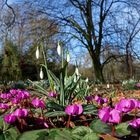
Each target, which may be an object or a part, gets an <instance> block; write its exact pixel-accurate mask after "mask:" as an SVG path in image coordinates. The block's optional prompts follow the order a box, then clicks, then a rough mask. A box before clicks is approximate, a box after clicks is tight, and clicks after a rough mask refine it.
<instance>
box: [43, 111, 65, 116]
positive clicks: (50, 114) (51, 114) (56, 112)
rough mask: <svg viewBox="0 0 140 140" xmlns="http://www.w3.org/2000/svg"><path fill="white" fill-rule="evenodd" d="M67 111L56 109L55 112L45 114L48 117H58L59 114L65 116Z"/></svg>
mask: <svg viewBox="0 0 140 140" xmlns="http://www.w3.org/2000/svg"><path fill="white" fill-rule="evenodd" d="M65 115H66V113H65V112H64V111H54V112H47V113H46V114H44V116H46V117H57V116H65Z"/></svg>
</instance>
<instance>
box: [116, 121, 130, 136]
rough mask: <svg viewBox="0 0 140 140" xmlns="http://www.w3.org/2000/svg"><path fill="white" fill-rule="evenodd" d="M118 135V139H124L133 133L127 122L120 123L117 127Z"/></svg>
mask: <svg viewBox="0 0 140 140" xmlns="http://www.w3.org/2000/svg"><path fill="white" fill-rule="evenodd" d="M115 129H116V135H117V136H118V137H123V136H126V135H130V134H131V133H132V129H131V127H130V126H129V124H128V123H127V122H124V123H120V124H118V125H117V126H116V127H115Z"/></svg>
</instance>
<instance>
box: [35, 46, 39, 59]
mask: <svg viewBox="0 0 140 140" xmlns="http://www.w3.org/2000/svg"><path fill="white" fill-rule="evenodd" d="M35 54H36V59H38V58H39V49H38V46H37V48H36V52H35Z"/></svg>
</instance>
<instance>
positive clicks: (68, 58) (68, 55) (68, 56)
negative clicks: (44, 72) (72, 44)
mask: <svg viewBox="0 0 140 140" xmlns="http://www.w3.org/2000/svg"><path fill="white" fill-rule="evenodd" d="M66 61H67V62H68V63H69V62H70V54H69V52H68V51H67V56H66Z"/></svg>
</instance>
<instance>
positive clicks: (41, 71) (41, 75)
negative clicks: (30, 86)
mask: <svg viewBox="0 0 140 140" xmlns="http://www.w3.org/2000/svg"><path fill="white" fill-rule="evenodd" d="M39 76H40V79H43V77H44V74H43V70H42V67H41V69H40V74H39Z"/></svg>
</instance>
